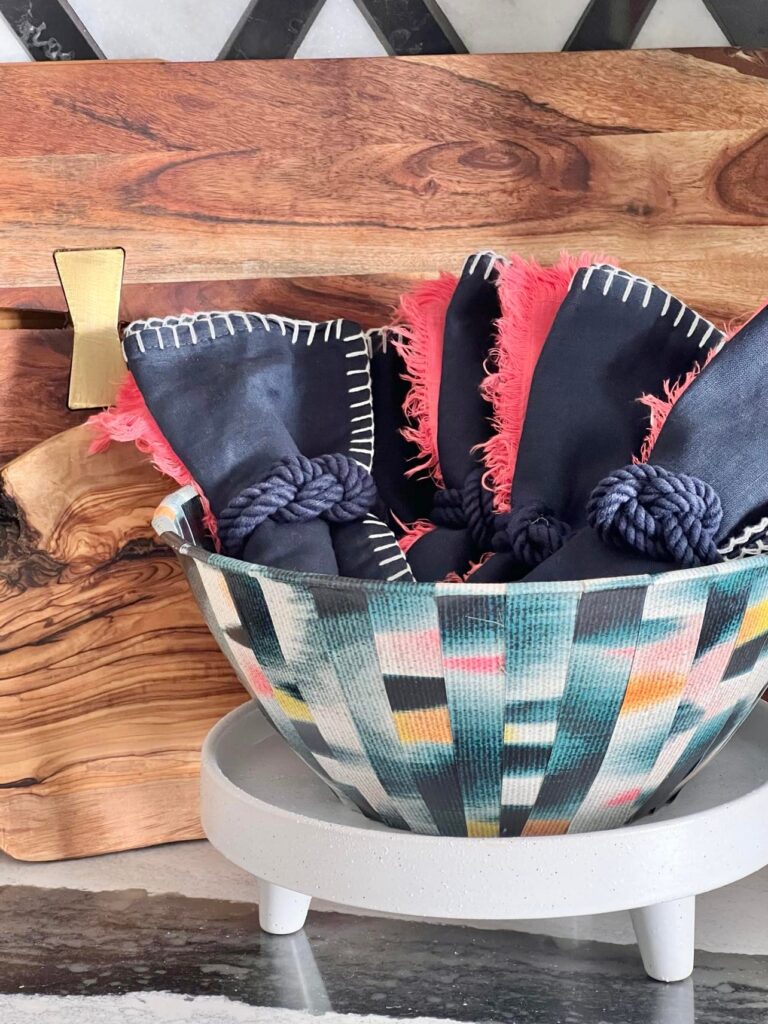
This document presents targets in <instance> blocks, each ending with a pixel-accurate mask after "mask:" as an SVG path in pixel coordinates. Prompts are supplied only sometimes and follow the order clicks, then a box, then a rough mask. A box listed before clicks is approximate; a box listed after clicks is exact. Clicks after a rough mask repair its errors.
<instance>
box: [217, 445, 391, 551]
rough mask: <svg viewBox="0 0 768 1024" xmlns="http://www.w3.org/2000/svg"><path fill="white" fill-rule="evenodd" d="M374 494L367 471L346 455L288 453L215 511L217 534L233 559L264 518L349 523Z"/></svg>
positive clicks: (365, 509) (371, 502)
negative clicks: (256, 481) (216, 513)
mask: <svg viewBox="0 0 768 1024" xmlns="http://www.w3.org/2000/svg"><path fill="white" fill-rule="evenodd" d="M376 498H377V493H376V484H375V483H374V480H373V477H372V476H371V474H370V473H369V472H368V470H367V469H365V468H364V467H363V466H361V465H360V463H359V462H356V461H355V460H354V459H352V458H350V457H349V456H347V455H341V454H338V453H337V454H335V455H319V456H317V457H316V458H313V459H308V458H307V457H306V456H305V455H288V456H286V457H285V458H282V459H278V460H277V461H276V462H275V463H273V465H272V466H271V468H270V469H269V472H268V473H267V476H266V477H265V478H264V480H262V481H261V482H260V483H257V484H252V485H251V486H250V487H246V488H245V489H244V490H242V491H240V493H239V494H238V495H237V496H236V497H234V498H233V499H232V500H231V501H230V502H229V504H228V505H227V506H226V508H225V509H224V510H223V511H222V512H221V514H220V515H219V520H218V522H219V538H220V540H221V545H222V548H223V550H224V551H225V552H226V554H228V555H231V556H232V557H234V558H238V557H240V555H241V554H242V551H243V549H244V547H245V544H246V542H247V540H248V538H249V537H250V536H251V534H252V533H253V531H254V530H255V529H256V528H257V527H258V526H260V525H261V524H262V523H263V522H265V520H267V519H271V520H273V522H276V523H306V522H309V521H310V520H311V519H318V518H320V519H325V520H326V521H327V522H329V523H349V522H354V521H355V520H357V519H362V518H363V516H364V515H365V514H366V513H367V512H369V511H370V510H371V508H372V507H373V505H374V504H375V502H376Z"/></svg>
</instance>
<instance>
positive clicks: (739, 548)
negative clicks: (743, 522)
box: [718, 516, 768, 558]
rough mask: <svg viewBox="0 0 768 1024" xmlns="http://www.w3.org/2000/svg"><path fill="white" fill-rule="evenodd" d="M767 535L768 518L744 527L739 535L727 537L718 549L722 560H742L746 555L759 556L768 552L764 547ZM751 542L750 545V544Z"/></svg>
mask: <svg viewBox="0 0 768 1024" xmlns="http://www.w3.org/2000/svg"><path fill="white" fill-rule="evenodd" d="M766 534H768V516H765V517H764V518H763V519H761V520H759V522H757V523H752V525H751V526H745V527H744V529H743V530H742V531H741V533H739V534H737V535H736V536H735V537H729V538H728V540H727V541H726V543H725V544H723V545H722V547H720V548H718V552H719V554H720V555H721V556H722V557H723V558H744V557H745V556H746V555H760V554H762V553H763V552H764V551H766V550H768V548H766V547H765V535H766ZM750 542H751V544H750Z"/></svg>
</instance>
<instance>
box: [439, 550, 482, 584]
mask: <svg viewBox="0 0 768 1024" xmlns="http://www.w3.org/2000/svg"><path fill="white" fill-rule="evenodd" d="M489 558H493V552H492V551H486V553H485V554H484V555H481V556H480V558H479V559H478V560H477V561H476V562H470V563H469V568H468V569H467V571H466V572H465V573H464V575H463V576H462V575H461V573H458V572H449V573H448V575H447V576H446V577H445V579H444V580H443V583H469V578H470V576H471V575H472V573H474V572H475V571H476V570H477V569H479V568H480V566H481V565H485V563H486V562H487V561H488V559H489Z"/></svg>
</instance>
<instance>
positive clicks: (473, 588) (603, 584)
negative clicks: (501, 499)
mask: <svg viewBox="0 0 768 1024" xmlns="http://www.w3.org/2000/svg"><path fill="white" fill-rule="evenodd" d="M192 497H194V498H197V497H198V495H197V492H195V491H194V490H193V489H192V488H191V487H184V488H181V489H179V490H176V491H173V492H172V493H171V494H169V495H168V496H167V497H166V498H165V499H164V500H163V502H162V503H161V504H160V506H159V508H158V511H157V513H156V516H155V518H154V519H153V526H154V529H155V532H156V533H157V534H158V536H159V538H160V540H161V541H163V543H165V544H167V545H168V546H169V547H170V548H172V549H173V550H174V551H175V552H176V554H177V555H179V556H180V557H186V558H192V559H193V560H195V561H197V562H204V563H205V564H207V565H210V566H211V568H215V569H218V570H219V571H224V572H229V573H233V574H235V575H238V576H247V577H250V578H255V579H259V578H263V579H268V580H272V581H274V582H275V583H287V584H292V585H294V586H296V585H299V586H304V587H306V586H312V587H316V588H317V587H325V588H327V589H330V590H349V589H350V588H354V589H355V590H358V591H359V590H360V589H361V588H362V589H363V590H365V591H367V592H372V593H376V592H379V591H381V590H384V591H386V592H393V588H395V591H394V592H399V593H405V592H407V593H410V594H413V593H414V588H419V590H421V592H422V593H423V594H425V595H426V594H434V593H435V592H437V593H439V594H440V595H441V596H448V595H450V594H455V595H460V594H474V595H475V596H478V597H479V596H482V595H486V596H491V595H498V594H507V593H508V592H509V591H510V590H511V592H513V593H515V594H518V595H519V596H521V597H522V596H533V595H537V594H583V593H585V592H586V591H589V592H595V591H600V590H623V589H626V588H632V587H645V588H647V587H660V586H675V585H676V584H677V585H679V584H681V583H683V582H689V583H692V582H694V581H697V580H701V581H708V580H711V579H713V578H714V577H721V578H722V577H724V576H730V575H731V574H733V573H739V572H744V571H753V572H754V571H755V570H759V569H760V568H763V569H768V554H762V555H751V556H749V557H748V558H747V557H742V558H731V559H728V560H725V561H722V562H716V563H715V564H713V565H703V566H699V567H698V568H696V569H671V570H670V571H669V572H663V573H638V574H636V575H634V576H603V577H599V578H595V579H586V580H554V581H536V582H533V583H525V582H514V581H513V582H508V583H470V582H464V583H446V582H443V581H436V582H429V581H423V580H422V581H419V580H370V579H356V578H354V577H350V576H330V575H327V574H325V573H317V572H303V571H302V570H300V569H280V568H276V567H275V566H269V565H260V564H258V563H254V562H244V561H242V560H241V559H239V558H231V557H230V556H229V555H222V554H219V553H217V552H213V551H208V550H206V549H205V548H203V547H201V546H200V545H199V544H195V543H193V542H192V541H189V540H185V539H184V538H183V537H181V536H180V535H179V534H178V533H175V532H173V530H170V529H168V522H169V519H171V520H173V518H174V516H169V512H174V510H175V508H176V507H177V506H178V504H179V502H180V500H189V499H191V498H192Z"/></svg>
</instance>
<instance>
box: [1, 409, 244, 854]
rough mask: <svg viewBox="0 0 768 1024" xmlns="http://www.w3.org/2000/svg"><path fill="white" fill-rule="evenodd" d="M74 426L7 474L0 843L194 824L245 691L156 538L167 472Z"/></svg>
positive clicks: (129, 834)
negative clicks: (226, 725) (207, 770)
mask: <svg viewBox="0 0 768 1024" xmlns="http://www.w3.org/2000/svg"><path fill="white" fill-rule="evenodd" d="M90 437H91V435H90V431H89V430H88V428H87V427H83V426H81V427H75V428H73V429H72V430H68V431H65V432H64V433H62V434H59V435H57V436H56V437H54V438H52V439H51V440H49V441H46V442H44V443H43V444H41V445H38V446H37V447H36V448H34V449H32V450H31V451H30V452H27V453H26V454H25V455H22V456H21V457H19V458H18V459H16V460H14V461H13V462H11V463H10V464H9V465H8V466H6V467H5V469H4V470H3V471H2V473H1V474H0V487H1V490H0V848H2V849H3V850H5V851H6V852H7V853H9V854H11V855H12V856H14V857H19V858H22V859H27V860H48V859H52V858H61V857H73V856H82V855H84V854H92V853H103V852H106V851H110V850H118V849H125V848H128V847H132V846H137V845H151V844H152V843H158V842H169V841H172V840H175V839H188V838H193V837H196V836H199V835H200V834H201V833H200V826H199V822H198V816H197V784H198V783H197V778H198V752H199V748H200V743H201V741H202V739H203V736H204V735H205V733H206V731H207V730H208V729H209V728H210V727H211V726H212V725H213V723H214V722H215V721H216V720H217V719H218V718H220V717H221V715H223V714H225V713H226V712H227V711H229V710H230V709H231V708H233V707H235V706H236V705H237V704H238V703H240V702H241V701H242V700H243V699H244V697H245V693H244V691H243V690H242V689H241V687H240V685H239V683H238V682H237V681H236V680H235V678H234V675H233V673H232V671H231V669H230V668H229V666H228V664H227V663H226V662H225V660H224V659H223V657H222V656H221V654H220V652H219V650H218V648H217V647H216V645H215V643H214V642H213V639H212V637H211V636H210V634H209V633H208V630H207V628H206V627H205V625H204V623H203V622H202V619H201V616H200V613H199V611H198V609H197V606H196V605H195V603H194V601H193V600H192V599H191V597H190V595H189V592H188V588H187V584H186V581H185V579H184V577H183V575H182V573H181V571H180V569H179V566H178V565H177V562H176V559H175V557H173V556H172V555H171V553H170V552H169V551H168V550H167V549H166V548H164V547H163V546H162V545H160V544H158V542H157V541H156V540H155V539H154V537H153V536H152V535H151V531H150V529H149V525H148V524H149V520H150V517H151V515H152V510H153V509H154V507H155V506H156V505H157V504H158V503H159V501H160V500H161V498H162V497H163V495H164V494H165V493H166V492H167V490H168V484H167V482H166V481H164V480H163V479H162V478H161V477H160V476H159V475H158V474H157V473H156V472H155V471H154V470H153V469H152V468H151V467H150V466H148V465H147V464H146V463H145V462H144V461H143V459H142V458H141V457H140V456H139V455H138V453H137V452H136V451H135V449H133V448H132V447H130V446H127V445H117V446H113V447H112V448H111V449H110V451H109V452H108V453H107V454H106V455H103V456H98V457H89V456H88V455H87V454H86V453H87V447H88V444H89V442H90Z"/></svg>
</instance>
